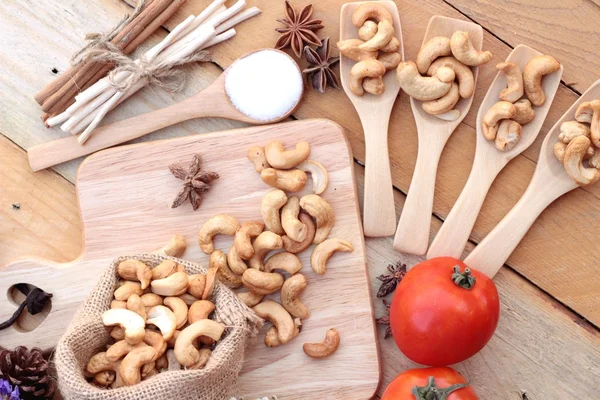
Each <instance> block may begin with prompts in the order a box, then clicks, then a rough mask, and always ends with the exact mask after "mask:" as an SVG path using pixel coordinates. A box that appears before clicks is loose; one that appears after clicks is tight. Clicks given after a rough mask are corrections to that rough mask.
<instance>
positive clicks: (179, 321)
mask: <svg viewBox="0 0 600 400" xmlns="http://www.w3.org/2000/svg"><path fill="white" fill-rule="evenodd" d="M164 305H165V306H166V307H168V308H169V309H170V310H171V311H173V314H175V329H181V327H182V326H184V325H185V324H186V322H187V319H188V306H187V304H185V301H183V300H182V299H180V298H179V297H173V296H170V297H166V298H165V301H164Z"/></svg>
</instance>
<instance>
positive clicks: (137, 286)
mask: <svg viewBox="0 0 600 400" xmlns="http://www.w3.org/2000/svg"><path fill="white" fill-rule="evenodd" d="M132 294H137V295H138V296H141V295H142V294H144V289H142V284H141V283H139V282H132V281H124V282H123V284H122V285H121V286H119V288H117V290H115V300H119V301H127V299H128V298H129V296H131V295H132Z"/></svg>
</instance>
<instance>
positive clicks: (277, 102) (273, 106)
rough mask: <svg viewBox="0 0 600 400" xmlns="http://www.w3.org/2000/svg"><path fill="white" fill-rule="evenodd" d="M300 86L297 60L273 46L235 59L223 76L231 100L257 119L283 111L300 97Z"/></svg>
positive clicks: (275, 116) (300, 75)
mask: <svg viewBox="0 0 600 400" xmlns="http://www.w3.org/2000/svg"><path fill="white" fill-rule="evenodd" d="M302 90H303V81H302V74H300V70H299V69H298V66H297V65H296V63H295V62H294V61H293V60H292V59H291V58H290V57H289V56H287V55H286V54H283V53H280V52H278V51H274V50H261V51H258V52H256V53H253V54H250V55H249V56H247V57H244V58H242V59H239V60H237V61H236V62H234V63H233V65H232V66H231V67H230V68H229V70H228V71H227V76H226V77H225V91H226V92H227V96H229V99H230V100H231V103H232V104H233V105H234V106H235V108H237V109H238V110H239V111H241V112H242V113H243V114H245V115H247V116H248V117H251V118H253V119H256V120H259V121H271V120H274V119H277V118H281V117H283V116H284V115H286V114H287V113H288V112H289V111H290V110H292V109H293V108H294V107H295V106H296V104H298V101H300V97H301V96H302Z"/></svg>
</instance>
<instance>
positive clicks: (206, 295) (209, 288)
mask: <svg viewBox="0 0 600 400" xmlns="http://www.w3.org/2000/svg"><path fill="white" fill-rule="evenodd" d="M218 273H219V269H218V268H209V269H208V271H206V285H204V291H203V292H202V297H201V298H202V300H208V299H210V298H211V297H212V294H213V291H214V290H215V286H216V285H217V274H218Z"/></svg>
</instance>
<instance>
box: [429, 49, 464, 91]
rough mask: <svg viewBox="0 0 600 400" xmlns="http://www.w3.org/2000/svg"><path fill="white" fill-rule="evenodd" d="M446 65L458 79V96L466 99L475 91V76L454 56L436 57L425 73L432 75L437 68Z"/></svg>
mask: <svg viewBox="0 0 600 400" xmlns="http://www.w3.org/2000/svg"><path fill="white" fill-rule="evenodd" d="M441 67H446V68H450V69H451V70H452V71H454V74H455V75H456V79H457V80H458V89H459V92H460V97H462V98H463V99H468V98H469V97H471V96H473V93H475V77H474V76H473V71H471V68H469V67H467V66H466V65H464V64H462V63H461V62H460V61H458V60H457V59H456V58H454V57H442V58H438V59H437V60H435V61H434V62H433V64H431V66H430V67H429V69H428V70H427V75H429V76H434V75H435V74H436V72H437V71H438V69H439V68H441Z"/></svg>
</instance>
